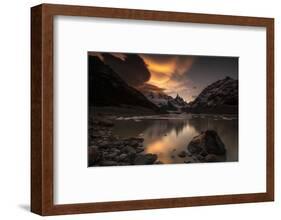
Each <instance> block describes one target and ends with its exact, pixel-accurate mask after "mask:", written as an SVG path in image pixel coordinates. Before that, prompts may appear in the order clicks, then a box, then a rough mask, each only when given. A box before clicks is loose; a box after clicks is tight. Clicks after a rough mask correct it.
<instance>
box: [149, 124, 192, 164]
mask: <svg viewBox="0 0 281 220" xmlns="http://www.w3.org/2000/svg"><path fill="white" fill-rule="evenodd" d="M165 123H166V124H167V125H166V126H165V125H164V124H165ZM196 133H197V132H196V131H195V130H194V128H193V127H192V126H191V125H190V124H189V123H188V121H187V120H184V121H180V120H162V121H158V122H157V123H154V125H153V126H151V127H149V128H148V129H147V130H146V131H144V138H145V143H144V145H145V146H146V148H145V151H146V152H147V153H153V154H157V155H158V159H159V160H160V161H162V162H164V163H176V162H178V163H180V162H182V160H183V159H182V158H179V157H178V156H177V155H175V158H171V154H172V153H173V152H174V153H176V152H175V151H174V149H176V150H177V152H179V151H180V150H186V146H187V144H188V140H190V139H191V138H192V137H193V136H194V135H195V134H196ZM147 140H149V141H147Z"/></svg>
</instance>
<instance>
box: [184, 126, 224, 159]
mask: <svg viewBox="0 0 281 220" xmlns="http://www.w3.org/2000/svg"><path fill="white" fill-rule="evenodd" d="M187 149H188V151H189V152H190V153H191V154H195V155H197V154H200V153H202V152H204V153H203V154H204V155H205V154H206V153H207V154H216V155H224V154H225V152H226V150H225V145H224V143H223V142H222V140H221V139H220V137H219V135H218V134H217V132H216V131H214V130H207V131H205V132H201V134H199V135H198V136H195V137H194V138H193V139H192V140H191V141H190V143H189V144H188V146H187ZM201 156H202V155H201Z"/></svg>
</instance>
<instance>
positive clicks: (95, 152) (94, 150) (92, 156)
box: [88, 146, 101, 165]
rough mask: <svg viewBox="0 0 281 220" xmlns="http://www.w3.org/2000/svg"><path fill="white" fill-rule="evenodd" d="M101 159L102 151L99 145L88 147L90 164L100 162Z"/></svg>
mask: <svg viewBox="0 0 281 220" xmlns="http://www.w3.org/2000/svg"><path fill="white" fill-rule="evenodd" d="M100 159H101V152H100V151H99V147H98V146H90V147H89V148H88V161H89V165H91V164H94V163H96V162H98V161H99V160H100Z"/></svg>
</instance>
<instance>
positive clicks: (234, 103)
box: [189, 76, 238, 113]
mask: <svg viewBox="0 0 281 220" xmlns="http://www.w3.org/2000/svg"><path fill="white" fill-rule="evenodd" d="M189 110H190V111H192V112H199V113H200V112H213V113H238V80H235V79H233V78H231V77H229V76H227V77H225V78H224V79H221V80H218V81H215V82H214V83H212V84H210V85H208V86H207V87H206V88H205V89H203V91H202V92H201V93H200V94H199V96H197V98H196V99H195V100H194V101H192V102H190V103H189Z"/></svg>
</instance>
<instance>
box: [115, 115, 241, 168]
mask: <svg viewBox="0 0 281 220" xmlns="http://www.w3.org/2000/svg"><path fill="white" fill-rule="evenodd" d="M114 124H115V125H114V127H113V130H112V132H113V134H114V135H118V136H119V137H123V138H128V137H142V138H143V139H144V142H143V144H144V147H145V152H146V153H152V154H157V156H158V160H160V161H161V162H163V163H164V164H173V163H184V162H187V161H190V160H192V158H191V157H190V156H187V157H185V158H181V157H179V156H178V154H179V153H180V152H181V151H183V150H184V151H187V145H188V144H189V142H190V141H191V139H192V138H193V137H194V136H196V135H198V134H200V132H201V131H206V130H215V131H216V132H217V133H218V135H219V136H220V138H221V140H222V141H223V143H224V144H225V148H226V158H225V161H226V162H230V161H238V117H237V116H230V115H227V116H226V115H208V114H169V115H154V116H139V117H127V118H126V117H118V118H116V119H115V121H114Z"/></svg>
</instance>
